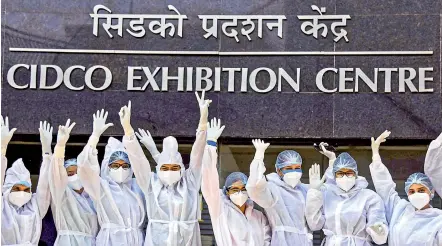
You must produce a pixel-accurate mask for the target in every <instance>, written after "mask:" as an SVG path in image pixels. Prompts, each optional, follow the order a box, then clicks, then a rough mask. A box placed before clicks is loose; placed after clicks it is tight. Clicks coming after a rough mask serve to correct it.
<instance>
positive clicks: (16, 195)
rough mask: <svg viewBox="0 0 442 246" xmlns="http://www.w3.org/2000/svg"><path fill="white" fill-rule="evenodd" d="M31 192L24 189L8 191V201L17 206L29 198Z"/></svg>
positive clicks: (23, 203)
mask: <svg viewBox="0 0 442 246" xmlns="http://www.w3.org/2000/svg"><path fill="white" fill-rule="evenodd" d="M31 197H32V194H31V193H30V192H25V191H14V192H11V193H9V201H10V202H11V203H12V204H14V205H15V206H17V207H21V206H23V205H25V204H26V203H27V202H29V200H31Z"/></svg>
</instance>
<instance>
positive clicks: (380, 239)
mask: <svg viewBox="0 0 442 246" xmlns="http://www.w3.org/2000/svg"><path fill="white" fill-rule="evenodd" d="M367 232H368V233H369V234H370V236H371V238H372V239H373V241H374V242H375V243H376V244H384V243H386V242H387V234H388V227H387V225H385V224H384V223H382V222H377V223H375V224H373V225H372V226H370V227H368V228H367Z"/></svg>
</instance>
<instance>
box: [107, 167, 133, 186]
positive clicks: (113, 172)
mask: <svg viewBox="0 0 442 246" xmlns="http://www.w3.org/2000/svg"><path fill="white" fill-rule="evenodd" d="M129 175H130V169H127V170H124V169H123V168H122V167H119V168H118V169H112V168H109V176H110V177H111V178H112V179H113V180H114V181H115V182H117V183H123V182H124V181H125V180H126V179H127V177H129Z"/></svg>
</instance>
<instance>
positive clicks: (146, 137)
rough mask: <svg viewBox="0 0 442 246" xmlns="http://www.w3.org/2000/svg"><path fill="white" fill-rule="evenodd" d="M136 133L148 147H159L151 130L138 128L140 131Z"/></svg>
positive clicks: (149, 148)
mask: <svg viewBox="0 0 442 246" xmlns="http://www.w3.org/2000/svg"><path fill="white" fill-rule="evenodd" d="M135 135H137V137H138V139H140V142H141V143H142V144H144V146H146V149H148V150H152V149H156V148H157V146H156V145H155V141H153V138H152V135H151V134H150V132H149V131H146V130H144V129H141V128H138V132H135Z"/></svg>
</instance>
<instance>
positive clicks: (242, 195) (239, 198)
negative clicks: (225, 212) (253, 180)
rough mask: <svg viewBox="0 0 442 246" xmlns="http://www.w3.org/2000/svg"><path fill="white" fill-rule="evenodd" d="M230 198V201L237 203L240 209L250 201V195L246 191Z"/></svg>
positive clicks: (234, 194)
mask: <svg viewBox="0 0 442 246" xmlns="http://www.w3.org/2000/svg"><path fill="white" fill-rule="evenodd" d="M229 197H230V201H232V202H233V203H235V204H236V205H238V206H240V207H241V206H242V205H244V203H246V201H247V199H249V195H248V194H247V192H245V191H241V192H236V193H233V194H231V195H229Z"/></svg>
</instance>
